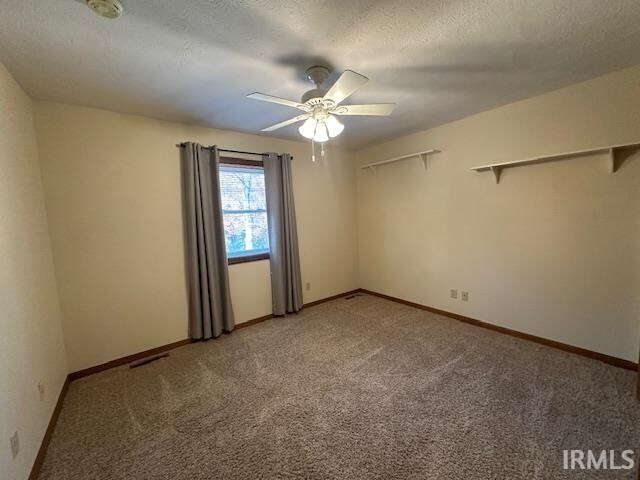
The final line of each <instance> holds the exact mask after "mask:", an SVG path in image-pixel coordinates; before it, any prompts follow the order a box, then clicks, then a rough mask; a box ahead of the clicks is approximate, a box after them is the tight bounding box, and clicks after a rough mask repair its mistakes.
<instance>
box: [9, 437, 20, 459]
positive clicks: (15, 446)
mask: <svg viewBox="0 0 640 480" xmlns="http://www.w3.org/2000/svg"><path fill="white" fill-rule="evenodd" d="M9 440H11V455H13V458H16V457H17V456H18V453H20V438H18V432H15V433H14V434H13V435H11V438H10V439H9Z"/></svg>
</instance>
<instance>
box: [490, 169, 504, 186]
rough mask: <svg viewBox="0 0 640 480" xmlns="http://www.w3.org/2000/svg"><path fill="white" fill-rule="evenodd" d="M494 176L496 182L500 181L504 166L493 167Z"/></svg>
mask: <svg viewBox="0 0 640 480" xmlns="http://www.w3.org/2000/svg"><path fill="white" fill-rule="evenodd" d="M491 171H492V172H493V176H494V177H496V183H500V174H501V173H502V167H491Z"/></svg>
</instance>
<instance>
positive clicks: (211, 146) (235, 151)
mask: <svg viewBox="0 0 640 480" xmlns="http://www.w3.org/2000/svg"><path fill="white" fill-rule="evenodd" d="M185 145H186V144H185V143H176V147H179V148H182V147H184V146H185ZM202 148H206V149H207V150H210V149H212V148H213V145H210V146H208V147H202ZM218 151H219V152H228V153H243V154H245V155H258V156H263V155H268V153H260V152H245V151H244V150H230V149H228V148H218ZM278 156H279V157H281V156H282V155H278ZM291 160H293V157H291Z"/></svg>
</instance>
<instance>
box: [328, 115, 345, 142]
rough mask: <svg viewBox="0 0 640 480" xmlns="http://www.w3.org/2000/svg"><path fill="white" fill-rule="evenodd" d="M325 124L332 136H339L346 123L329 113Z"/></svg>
mask: <svg viewBox="0 0 640 480" xmlns="http://www.w3.org/2000/svg"><path fill="white" fill-rule="evenodd" d="M325 124H326V126H327V130H328V131H329V136H330V137H331V138H333V137H337V136H338V135H340V134H341V133H342V131H343V130H344V125H343V124H342V123H340V121H339V120H338V119H337V118H336V117H334V116H333V115H329V116H328V117H327V119H326V120H325Z"/></svg>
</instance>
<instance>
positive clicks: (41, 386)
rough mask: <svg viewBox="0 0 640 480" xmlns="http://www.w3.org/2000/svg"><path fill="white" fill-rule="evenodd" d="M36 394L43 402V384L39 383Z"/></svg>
mask: <svg viewBox="0 0 640 480" xmlns="http://www.w3.org/2000/svg"><path fill="white" fill-rule="evenodd" d="M38 393H39V394H40V401H41V402H42V401H43V400H44V383H42V382H40V383H39V384H38Z"/></svg>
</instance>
